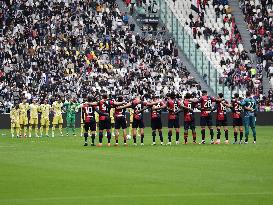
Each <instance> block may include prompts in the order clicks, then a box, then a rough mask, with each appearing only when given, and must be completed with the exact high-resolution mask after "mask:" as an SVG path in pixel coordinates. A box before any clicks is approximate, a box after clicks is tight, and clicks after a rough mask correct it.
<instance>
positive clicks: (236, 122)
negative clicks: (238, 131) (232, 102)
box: [233, 117, 243, 127]
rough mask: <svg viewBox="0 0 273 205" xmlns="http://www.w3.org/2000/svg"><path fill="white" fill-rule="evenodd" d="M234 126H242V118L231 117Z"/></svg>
mask: <svg viewBox="0 0 273 205" xmlns="http://www.w3.org/2000/svg"><path fill="white" fill-rule="evenodd" d="M235 126H239V127H240V126H243V118H241V117H240V118H233V127H235Z"/></svg>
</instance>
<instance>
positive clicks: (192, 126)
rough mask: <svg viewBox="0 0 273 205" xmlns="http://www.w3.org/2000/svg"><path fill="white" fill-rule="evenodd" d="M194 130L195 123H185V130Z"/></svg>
mask: <svg viewBox="0 0 273 205" xmlns="http://www.w3.org/2000/svg"><path fill="white" fill-rule="evenodd" d="M188 129H191V130H194V129H195V121H194V120H192V121H184V130H188Z"/></svg>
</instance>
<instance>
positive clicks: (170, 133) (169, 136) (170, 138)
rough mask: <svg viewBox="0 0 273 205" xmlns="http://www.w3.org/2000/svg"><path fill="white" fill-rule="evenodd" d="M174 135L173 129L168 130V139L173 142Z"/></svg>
mask: <svg viewBox="0 0 273 205" xmlns="http://www.w3.org/2000/svg"><path fill="white" fill-rule="evenodd" d="M172 135H173V133H172V131H169V132H168V140H169V142H172Z"/></svg>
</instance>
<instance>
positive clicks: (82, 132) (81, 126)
mask: <svg viewBox="0 0 273 205" xmlns="http://www.w3.org/2000/svg"><path fill="white" fill-rule="evenodd" d="M82 133H83V124H81V136H82Z"/></svg>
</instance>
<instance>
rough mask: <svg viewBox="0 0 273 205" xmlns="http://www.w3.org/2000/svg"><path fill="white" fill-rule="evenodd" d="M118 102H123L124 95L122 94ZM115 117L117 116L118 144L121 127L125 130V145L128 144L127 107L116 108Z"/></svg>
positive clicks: (116, 134) (116, 135) (116, 137)
mask: <svg viewBox="0 0 273 205" xmlns="http://www.w3.org/2000/svg"><path fill="white" fill-rule="evenodd" d="M117 101H118V102H123V97H122V96H120V97H118V99H117ZM114 117H115V131H116V133H115V139H116V144H115V145H116V146H117V145H118V138H119V130H120V128H121V129H122V132H123V142H124V145H125V146H127V138H126V128H127V125H126V124H127V123H126V109H117V107H116V108H115V112H114Z"/></svg>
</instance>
